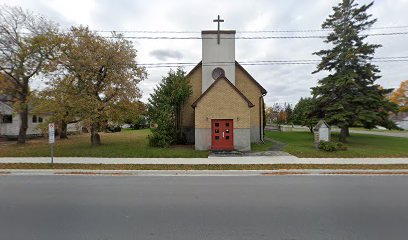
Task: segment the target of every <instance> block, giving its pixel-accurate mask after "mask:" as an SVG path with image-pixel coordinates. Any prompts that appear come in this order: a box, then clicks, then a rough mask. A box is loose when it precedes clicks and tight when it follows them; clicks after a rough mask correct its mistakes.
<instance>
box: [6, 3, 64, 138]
mask: <svg viewBox="0 0 408 240" xmlns="http://www.w3.org/2000/svg"><path fill="white" fill-rule="evenodd" d="M56 32H57V25H56V24H54V23H52V22H50V21H48V20H46V19H45V18H43V17H42V16H38V15H35V14H33V13H32V12H29V11H27V10H24V9H22V8H20V7H11V6H7V5H0V74H3V75H5V77H7V80H8V84H6V85H2V91H3V92H5V93H6V94H7V95H9V98H10V99H11V101H12V103H13V105H14V107H15V108H16V109H17V111H18V114H19V115H20V118H21V125H20V131H19V136H18V143H25V140H26V132H27V128H28V111H29V101H30V95H31V91H32V90H31V88H30V86H31V84H32V81H33V79H34V78H35V76H36V75H38V74H39V73H42V72H44V70H45V68H46V66H47V65H48V64H49V59H50V58H51V56H52V55H53V53H55V50H56V48H57V46H58V43H57V41H56V38H55V37H54V36H55V33H56Z"/></svg>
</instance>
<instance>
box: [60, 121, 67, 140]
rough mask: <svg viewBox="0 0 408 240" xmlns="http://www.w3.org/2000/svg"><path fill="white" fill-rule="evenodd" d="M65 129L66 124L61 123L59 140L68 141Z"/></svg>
mask: <svg viewBox="0 0 408 240" xmlns="http://www.w3.org/2000/svg"><path fill="white" fill-rule="evenodd" d="M67 128H68V124H67V123H66V122H65V121H61V133H60V139H68V134H67V130H68V129H67Z"/></svg>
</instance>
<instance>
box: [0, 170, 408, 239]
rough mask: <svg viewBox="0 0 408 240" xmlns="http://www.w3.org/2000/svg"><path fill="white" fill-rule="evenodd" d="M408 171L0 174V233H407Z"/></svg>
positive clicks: (28, 235)
mask: <svg viewBox="0 0 408 240" xmlns="http://www.w3.org/2000/svg"><path fill="white" fill-rule="evenodd" d="M407 233H408V177H407V176H239V177H238V176H237V177H232V176H228V177H226V176H216V177H215V176H208V177H204V176H200V177H192V176H183V177H181V176H175V177H174V176H173V177H160V176H143V177H142V176H137V177H124V176H0V239H5V240H12V239H41V240H45V239H53V240H54V239H75V240H79V239H177V240H182V239H189V240H194V239H217V240H219V239H234V240H235V239H285V240H289V239H290V240H294V239H313V240H317V239H370V240H371V239H407V236H408V235H407Z"/></svg>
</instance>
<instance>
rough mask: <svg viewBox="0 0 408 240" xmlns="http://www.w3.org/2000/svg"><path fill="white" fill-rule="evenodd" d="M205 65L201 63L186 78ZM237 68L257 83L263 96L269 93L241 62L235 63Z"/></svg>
mask: <svg viewBox="0 0 408 240" xmlns="http://www.w3.org/2000/svg"><path fill="white" fill-rule="evenodd" d="M202 65H203V61H200V62H199V63H198V64H197V65H196V66H195V67H194V68H193V69H191V71H190V72H189V73H188V74H187V75H186V78H188V77H190V76H191V75H192V74H193V73H194V72H195V71H196V70H197V69H198V68H199V67H201V66H202ZM235 66H236V67H238V68H239V69H240V70H241V71H242V72H243V73H244V74H245V75H246V76H247V77H248V78H249V79H250V80H251V81H252V82H253V83H255V85H256V86H257V87H258V88H259V89H260V90H261V93H262V94H264V95H265V94H267V93H268V92H267V91H266V90H265V88H263V87H262V86H261V84H259V82H257V81H256V80H255V78H254V77H252V76H251V74H249V72H248V71H247V70H245V68H244V67H242V65H241V64H239V62H237V61H235Z"/></svg>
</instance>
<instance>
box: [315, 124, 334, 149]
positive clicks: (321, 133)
mask: <svg viewBox="0 0 408 240" xmlns="http://www.w3.org/2000/svg"><path fill="white" fill-rule="evenodd" d="M330 129H331V128H330V126H329V124H327V122H326V121H324V120H323V119H322V120H320V121H319V122H318V123H317V124H316V126H315V127H314V128H313V131H314V140H315V141H314V143H315V146H316V148H319V143H320V141H326V142H330Z"/></svg>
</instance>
